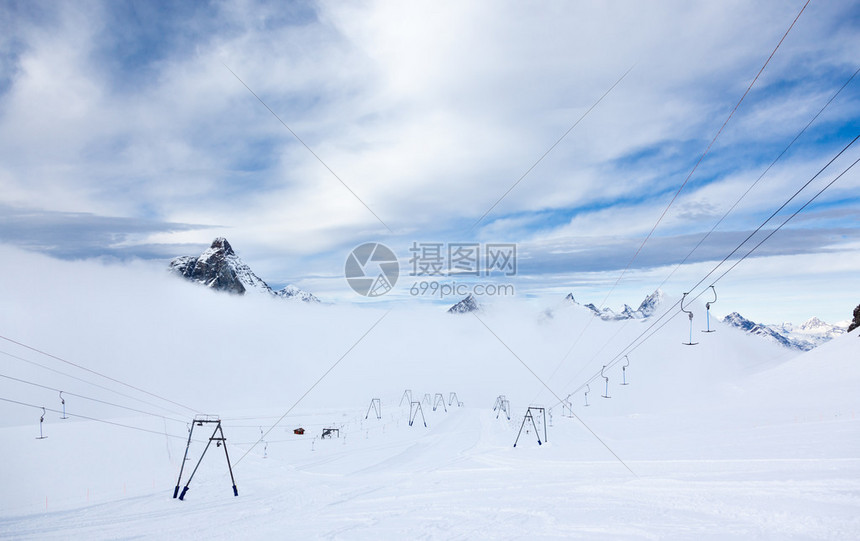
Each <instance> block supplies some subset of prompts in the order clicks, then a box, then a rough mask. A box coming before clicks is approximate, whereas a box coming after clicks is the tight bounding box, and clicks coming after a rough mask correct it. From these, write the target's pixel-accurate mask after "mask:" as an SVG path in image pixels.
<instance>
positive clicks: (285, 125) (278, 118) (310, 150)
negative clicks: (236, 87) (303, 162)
mask: <svg viewBox="0 0 860 541" xmlns="http://www.w3.org/2000/svg"><path fill="white" fill-rule="evenodd" d="M221 64H222V65H223V66H224V67H225V68H227V71H229V72H230V73H232V74H233V77H235V78H236V80H237V81H239V82H240V83H242V86H244V87H245V88H246V89H248V92H250V93H251V95H253V96H254V97H255V98H257V101H259V102H260V103H261V104H263V107H265V108H266V109H267V110H268V111H269V112H270V113H272V116H274V117H275V118H276V119H277V120H278V122H280V123H281V125H282V126H283V127H285V128H287V131H288V132H290V133H291V134H292V135H293V137H295V138H296V140H297V141H298V142H299V143H301V144H302V146H303V147H305V149H307V151H308V152H310V153H311V155H312V156H313V157H314V158H316V159H317V161H318V162H320V163H321V164H322V166H323V167H325V168H326V169H327V170H328V172H329V173H331V175H332V176H333V177H334V178H336V179H337V181H338V182H340V183H341V184H342V185H343V187H344V188H346V189H347V191H349V193H351V194H352V195H353V197H355V198H356V199H357V200H358V202H359V203H361V204H362V205H364V208H366V209H367V210H368V211H369V212H370V213H371V214H373V217H374V218H376V220H377V221H378V222H379V223H381V224H382V225H383V227H385V229H387V230H388V232H389V233H392V234H393V233H394V231H393V230H392V229H391V228H390V227H388V224H387V223H385V222H384V221H382V218H380V217H379V215H377V214H376V213H375V212H374V211H373V209H372V208H370V206H368V204H367V203H365V202H364V200H363V199H362V198H361V197H359V196H358V194H357V193H355V192H354V191H353V189H352V188H350V187H349V185H348V184H347V183H346V182H344V181H343V179H341V178H340V177H339V176H338V174H337V173H335V172H334V170H333V169H332V168H331V167H329V166H328V164H327V163H326V162H324V161H323V159H322V158H320V157H319V155H318V154H317V153H316V152H314V151H313V149H312V148H311V147H310V146H308V144H307V143H305V141H304V140H303V139H302V138H301V137H299V135H298V134H297V133H296V132H294V131H293V129H292V128H290V127H289V126H288V125H287V123H286V122H284V121H283V120H281V117H279V116H278V115H277V113H275V112H274V111H273V110H272V108H271V107H269V106H268V105H267V104H266V102H264V101H263V99H262V98H260V96H258V95H257V93H256V92H254V91H253V90H251V87H250V86H248V85H247V84H245V81H243V80H242V79H241V78H240V77H239V76H238V75H236V72H234V71H233V70H232V69H230V66H228V65H227V64H224V63H223V62H222V63H221Z"/></svg>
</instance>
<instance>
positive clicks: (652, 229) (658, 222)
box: [548, 0, 811, 379]
mask: <svg viewBox="0 0 860 541" xmlns="http://www.w3.org/2000/svg"><path fill="white" fill-rule="evenodd" d="M810 1H811V0H807V1H806V3H805V4H804V5H803V7H802V8H801V9H800V11H799V12H798V13H797V16H796V17H795V18H794V20H793V21H792V22H791V25H789V27H788V29H787V30H786V31H785V33H784V34H783V35H782V38H780V40H779V42H778V43H777V44H776V47H774V48H773V50H772V51H771V53H770V56H768V58H767V60H766V61H765V63H764V64H763V65H762V67H761V69H759V71H758V73H756V76H755V77H754V78H753V80H752V82H751V83H750V84H749V86H748V87H747V89H746V91H745V92H744V93H743V95H742V96H741V99H740V100H738V102H737V103H736V104H735V106H734V108H733V109H732V111H731V112H730V113H729V116H728V117H727V118H726V120H725V121H724V122H723V124H722V126H720V129H719V130H717V133H716V135H714V137H713V139H711V142H710V143H709V144H708V146H707V148H706V149H705V151H704V152H703V153H702V155H701V156H700V157H699V159H698V161H697V162H696V164H695V165H694V166H693V169H692V170H691V171H690V172H689V173H688V174H687V177H686V178H685V179H684V181H683V182H682V183H681V186H679V187H678V190H677V191H676V192H675V194H674V195H673V196H672V199H671V200H670V201H669V204H668V205H666V208H665V209H663V212H662V213H661V214H660V217H659V218H657V221H656V222H655V223H654V226H653V227H652V228H651V230H650V231H649V232H648V234H647V235H646V236H645V239H643V240H642V244H640V245H639V248H637V249H636V252H635V253H634V254H633V257H631V258H630V261H628V262H627V265H626V266H625V267H624V269H623V270H622V271H621V274H620V275H619V276H618V278H617V279H616V280H615V283H614V284H613V285H612V287H611V288H610V289H609V292H608V293H607V294H606V296H605V297H604V299H603V302H601V303H600V306H599V307H598V310H602V309H603V307H604V306H605V305H606V301H608V300H609V297H610V296H611V295H612V293H613V292H614V291H615V288H617V287H618V284H619V283H621V280H622V278H624V275H625V274H626V273H627V271H628V270H629V269H630V266H631V265H632V264H633V262H634V261H635V260H636V258H637V257H639V254H640V253H641V252H642V248H644V247H645V244H647V243H648V241H649V240H650V239H651V237H652V236H653V235H654V231H655V230H656V229H657V226H659V225H660V222H662V221H663V218H665V216H666V214H667V213H668V212H669V209H670V208H671V207H672V205H673V204H674V203H675V200H676V199H677V198H678V195H679V194H680V193H681V191H682V190H683V189H684V187H685V186H686V185H687V183H688V182H689V181H690V178H691V177H692V176H693V173H695V172H696V169H698V167H699V165H700V164H701V163H702V161H703V160H704V159H705V156H707V155H708V153H709V152H710V151H711V147H713V145H714V143H715V142H716V140H717V138H719V136H720V134H722V132H723V130H724V129H725V127H726V125H727V124H728V123H729V121H730V120H731V118H732V117H733V116H734V114H735V112H736V111H737V110H738V108H739V107H740V106H741V103H743V101H744V99H745V98H746V97H747V94H749V92H750V90H752V87H753V85H755V83H756V81H758V79H759V77H760V76H761V74H762V73H763V72H764V70H765V68H767V66H768V64H770V61H771V60H772V59H773V57H774V55H775V54H776V52H777V50H778V49H779V47H780V46H781V45H782V42H783V41H785V38H786V37H787V36H788V33H789V32H791V29H792V28H794V25H795V23H797V20H798V19H800V16H801V15H802V14H803V12H804V10H806V7H807V6H808V5H809V2H810ZM595 317H597V314H596V313H595V314H594V315H593V316H592V317H591V318H589V319H588V321H587V322H586V324H585V326H584V327H583V329H582V331H580V333H579V335H578V336H577V338H576V340H574V342H573V345H571V347H570V348H569V349H568V350H567V352H566V353H565V354H564V357H562V360H561V362H560V363H559V364H558V366H557V367H556V369H555V370H553V372H552V374H551V375H550V377H549V378H548V379H552V377H553V376H554V375H555V373H556V372H558V370H559V368H560V367H561V365H562V364H564V361H565V360H566V359H567V357H568V356H569V355H570V353H571V351H573V349H574V348H575V347H576V345H577V344H578V343H579V341H580V340H581V339H582V337H583V336H584V335H585V332H586V330H588V327H589V326H590V325H591V323H592V322H593V321H594V318H595Z"/></svg>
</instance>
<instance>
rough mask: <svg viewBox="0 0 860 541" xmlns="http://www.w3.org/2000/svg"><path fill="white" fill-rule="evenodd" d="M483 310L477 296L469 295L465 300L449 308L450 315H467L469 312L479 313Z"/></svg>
mask: <svg viewBox="0 0 860 541" xmlns="http://www.w3.org/2000/svg"><path fill="white" fill-rule="evenodd" d="M480 309H481V307H480V306H479V305H478V301H477V300H475V296H474V295H472V294H471V293H469V295H468V296H466V298H465V299H463V300H461V301H460V302H458V303H457V304H455V305H454V306H452V307H451V308H448V313H449V314H466V313H469V312H477V311H479V310H480Z"/></svg>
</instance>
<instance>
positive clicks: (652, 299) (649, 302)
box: [585, 289, 664, 321]
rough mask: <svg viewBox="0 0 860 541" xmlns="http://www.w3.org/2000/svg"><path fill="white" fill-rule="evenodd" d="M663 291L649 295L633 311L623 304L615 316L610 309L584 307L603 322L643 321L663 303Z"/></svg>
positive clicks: (589, 305) (587, 305)
mask: <svg viewBox="0 0 860 541" xmlns="http://www.w3.org/2000/svg"><path fill="white" fill-rule="evenodd" d="M663 297H664V294H663V291H662V290H660V289H658V290H656V291H654V293H651V294H650V295H648V296H647V297H645V300H643V301H642V302H641V303H640V304H639V308H637V309H636V310H634V309H633V308H632V307H631V306H629V305H627V304H625V305H624V308H623V309H622V310H621V313H618V314H616V313H615V312H613V311H612V309H611V308H603V309H602V310H598V309H597V307H596V306H594V305H593V304H586V305H585V307H586V308H588V309H589V310H591V311H592V312H594V314H595V315H596V316H598V317H599V318H600V319H602V320H604V321H619V320H624V319H645V318H647V317H651V316H652V315H653V314H654V313H655V312H656V311H657V309H658V308H659V307H660V305H661V304H662V303H663Z"/></svg>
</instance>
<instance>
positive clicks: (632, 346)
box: [574, 135, 860, 392]
mask: <svg viewBox="0 0 860 541" xmlns="http://www.w3.org/2000/svg"><path fill="white" fill-rule="evenodd" d="M858 137H860V135H858ZM856 140H857V138H855V139H854V141H856ZM852 143H853V141H852ZM850 144H851V143H849V145H850ZM846 148H847V147H846ZM843 151H844V149H843ZM840 154H841V152H840ZM858 162H860V158H858V159H857V160H855V161H854V162H853V163H851V165H849V166H848V167H846V168H845V169H844V170H843V171H842V172H841V173H839V174H838V175H837V176H836V177H834V178H833V180H831V181H830V182H829V183H828V184H826V185H825V186H824V187H823V188H822V189H821V190H819V191H818V192H817V193H816V194H815V195H814V196H812V197H811V198H810V199H809V200H808V201H807V202H806V203H804V204H803V205H802V206H801V207H800V208H798V209H797V210H795V211H794V212H793V213H792V214H791V215H789V216H788V217H787V218H786V219H785V220H784V221H783V222H782V223H781V224H779V226H777V227H776V228H775V229H774V230H772V231H771V232H770V233H769V234H768V235H767V236H765V237H764V238H763V239H762V240H761V241H759V243H758V244H756V245H755V246H753V247H752V248H750V250H748V251H747V253H746V254H744V255H743V256H742V257H741V258H740V259H738V261H736V262H735V263H734V264H733V265H732V266H731V267H729V268H728V269H726V271H725V272H723V273H722V274H721V275H720V276H718V277H717V278H716V279H715V280H714V281H713V283H712V284H714V285H715V284H716V283H717V282H719V281H720V280H722V279H723V278H724V277H725V276H726V275H727V274H728V273H729V272H731V271H732V270H734V269H735V268H736V267H737V266H738V265H739V264H740V263H741V262H742V261H743V260H745V259H746V258H747V257H749V256H750V255H751V254H752V253H753V252H754V251H755V250H757V249H758V248H759V247H760V246H761V245H762V244H764V243H765V242H766V241H767V240H768V239H770V238H771V237H772V236H773V235H774V234H776V232H777V231H779V230H780V229H782V227H783V226H785V225H786V224H787V223H788V222H789V221H791V220H792V219H793V218H794V217H795V216H797V215H798V214H799V213H800V212H801V211H803V209H805V208H806V207H807V206H809V205H810V204H812V203H813V202H814V201H815V200H816V199H817V198H818V197H819V196H820V195H821V194H822V193H824V192H825V191H826V190H827V189H828V188H830V187H831V186H833V184H835V183H836V181H838V180H839V179H840V178H842V176H844V175H845V174H846V173H848V171H850V170H851V169H852V168H853V167H854V166H855V165H857V163H858ZM830 163H832V160H831V162H830ZM828 165H829V164H828ZM825 167H826V166H825ZM819 173H820V171H819ZM817 175H818V173H817V174H816V176H817ZM795 195H796V194H795ZM792 197H794V196H792ZM744 242H746V240H745V241H744ZM742 244H743V243H742ZM736 251H737V248H736V249H735V250H734V251H733V252H732V253H734V252H736ZM727 259H728V257H727V258H726V259H724V260H723V261H722V262H720V263H718V264H717V265H716V266H715V267H714V269H712V270H711V271H710V272H709V273H708V274H707V275H706V276H705V278H703V279H702V280H700V281H699V283H698V284H696V286H694V287H693V288H692V289H691V291H692V290H694V289H695V288H696V287H698V286H700V285H701V284H702V282H704V280H705V279H707V277H708V276H710V275H711V274H713V273H714V271H716V270H717V269H718V268H719V267H720V266H721V265H722V264H723V263H724V262H725V261H726V260H727ZM709 289H710V286H708V287H707V288H705V289H703V290H702V291H700V292H699V293H698V294H697V295H696V296H695V297H693V298H692V299H691V301H690V302H692V301H695V300H697V299H698V298H699V297H701V296H702V295H704V293H705V292H706V291H708V290H709ZM678 304H680V301H678V302H676V303H675V305H673V306H672V307H671V308H670V309H669V310H667V311H666V312H664V313H663V315H661V316H660V317H659V318H657V319H656V320H655V321H654V322H653V323H652V324H651V325H650V326H649V327H648V328H647V329H645V330H644V331H643V332H642V333H641V334H640V335H639V336H637V337H636V338H634V339H633V341H631V342H630V343H629V344H628V345H627V346H626V347H625V348H623V349H622V350H621V352H620V353H619V354H618V355H617V356H616V357H615V358H613V359H612V361H610V363H608V364H607V366H613V365H614V364H616V363H617V362H619V360H620V359H621V358H623V355H624V354H625V353H626V354H629V353H632V352H633V351H634V350H635V349H637V348H638V347H639V346H641V345H642V344H643V343H645V341H647V340H648V339H649V338H650V337H651V336H653V335H654V334H656V333H657V332H658V331H659V330H660V329H662V328H663V327H664V326H666V324H668V323H669V321H671V320H672V319H674V318H675V317H676V316H678V315H680V314H681V312H680V311H679V312H672V309H673V308H674V307H675V306H677V305H678ZM670 313H671V314H672V315H671V316H670V317H669V319H667V320H666V321H665V322H663V324H661V325H660V326H659V327H657V329H655V330H654V331H653V332H651V333H650V334H648V333H649V331H651V329H653V328H654V327H655V326H656V325H657V324H658V323H659V322H660V321H661V320H662V319H663V318H665V317H666V316H668V315H669V314H670ZM646 334H647V336H645V335H646ZM643 337H644V338H643ZM640 339H641V341H640ZM637 341H638V343H636V342H637ZM598 377H600V373H599V372H598V373H597V374H595V375H594V376H592V377H591V378H589V379H588V380H587V382H592V381H594V380H595V379H597V378H598ZM584 386H585V384H583V385H581V386H580V387H579V388H577V390H576V391H574V392H578V391H579V390H581V389H582V388H583V387H584Z"/></svg>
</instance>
